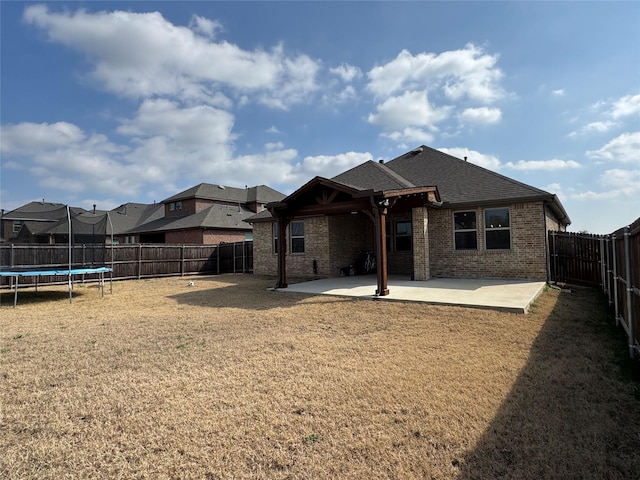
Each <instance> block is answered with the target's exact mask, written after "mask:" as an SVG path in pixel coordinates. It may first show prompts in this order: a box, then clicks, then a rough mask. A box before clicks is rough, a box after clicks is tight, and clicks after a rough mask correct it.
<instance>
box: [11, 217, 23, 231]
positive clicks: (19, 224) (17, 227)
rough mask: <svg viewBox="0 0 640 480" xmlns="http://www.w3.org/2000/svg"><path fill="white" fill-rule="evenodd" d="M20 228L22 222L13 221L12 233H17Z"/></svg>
mask: <svg viewBox="0 0 640 480" xmlns="http://www.w3.org/2000/svg"><path fill="white" fill-rule="evenodd" d="M21 228H22V220H14V221H13V233H18V232H19V231H20V229H21Z"/></svg>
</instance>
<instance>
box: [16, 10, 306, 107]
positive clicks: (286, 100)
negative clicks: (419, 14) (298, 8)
mask: <svg viewBox="0 0 640 480" xmlns="http://www.w3.org/2000/svg"><path fill="white" fill-rule="evenodd" d="M23 18H24V20H25V21H26V22H28V23H30V24H33V25H36V26H37V27H39V28H41V29H43V30H45V31H46V32H47V34H48V36H49V39H50V40H52V41H54V42H58V43H61V44H63V45H65V46H67V47H69V48H72V49H74V50H77V51H79V52H82V53H84V54H85V55H86V57H87V60H88V61H89V62H90V63H91V64H92V65H93V70H92V71H91V73H90V75H89V76H90V78H91V79H92V80H93V81H95V82H96V83H97V84H98V85H100V86H101V87H102V88H104V89H106V90H108V91H111V92H114V93H117V94H119V95H123V96H127V97H134V98H135V97H152V96H155V95H161V96H177V97H179V98H182V99H183V100H195V101H198V102H205V101H207V99H208V98H209V97H212V96H214V95H215V93H216V92H217V91H218V90H219V89H220V88H222V87H227V88H229V89H230V90H231V91H232V92H234V93H235V94H236V95H238V96H239V97H241V95H251V94H253V95H256V96H257V97H258V99H259V101H260V102H261V103H263V104H265V105H269V106H273V107H276V108H287V107H288V106H289V105H292V104H294V103H297V102H301V101H303V100H305V99H306V98H307V97H308V95H310V94H311V93H312V92H314V91H315V90H316V89H317V85H316V81H315V77H316V74H317V71H318V69H319V63H318V62H316V61H314V60H312V59H311V58H309V57H308V56H306V55H298V56H295V57H291V56H287V55H286V54H285V53H284V49H283V47H282V45H277V46H275V47H274V48H272V49H271V50H270V51H263V50H253V51H248V50H243V49H241V48H239V47H238V46H236V45H233V44H231V43H228V42H226V41H219V42H214V41H212V39H211V38H207V37H205V36H201V35H198V34H196V33H194V30H192V29H190V28H188V27H181V26H176V25H173V24H172V23H170V22H168V21H167V20H166V19H165V18H164V17H163V16H162V15H161V14H160V13H159V12H151V13H132V12H123V11H114V12H99V13H87V12H86V11H84V10H78V11H76V12H75V13H69V12H63V13H53V12H50V11H49V10H48V9H47V7H46V6H43V5H35V6H30V7H27V8H26V9H25V11H24V16H23ZM194 18H195V19H192V20H191V24H190V25H191V27H192V28H193V29H195V30H196V31H197V32H199V33H202V32H205V33H207V32H208V33H210V34H215V32H216V30H217V25H218V24H217V22H214V21H211V20H207V19H205V18H203V17H194Z"/></svg>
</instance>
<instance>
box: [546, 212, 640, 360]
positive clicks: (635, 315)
mask: <svg viewBox="0 0 640 480" xmlns="http://www.w3.org/2000/svg"><path fill="white" fill-rule="evenodd" d="M549 254H550V255H549V258H550V261H549V280H550V281H552V282H558V283H570V284H575V285H588V286H596V287H600V288H602V290H603V291H604V293H605V294H606V295H607V298H608V299H609V305H610V306H611V307H612V309H613V311H614V314H615V319H616V324H617V325H620V326H621V327H622V328H623V329H624V331H625V332H626V334H627V338H628V339H629V354H630V355H631V357H632V358H640V218H638V219H637V220H636V221H635V222H633V223H632V224H631V225H629V226H627V227H623V228H620V229H618V230H616V231H615V232H613V233H612V234H610V235H585V234H579V233H567V232H551V231H550V232H549Z"/></svg>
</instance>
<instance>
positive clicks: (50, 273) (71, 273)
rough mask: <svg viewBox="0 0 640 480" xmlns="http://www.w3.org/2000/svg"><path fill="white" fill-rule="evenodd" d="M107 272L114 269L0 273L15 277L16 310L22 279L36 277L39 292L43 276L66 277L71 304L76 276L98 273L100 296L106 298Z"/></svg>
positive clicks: (14, 301) (0, 275) (14, 304)
mask: <svg viewBox="0 0 640 480" xmlns="http://www.w3.org/2000/svg"><path fill="white" fill-rule="evenodd" d="M107 272H113V269H112V268H109V267H98V268H72V269H69V268H67V269H56V270H15V271H11V270H9V271H3V272H0V277H13V278H14V280H15V282H14V290H15V292H14V295H13V307H14V308H15V307H16V305H17V304H18V283H19V278H20V277H36V283H35V285H36V291H38V278H39V277H41V276H45V275H48V276H54V275H64V276H67V277H68V278H69V302H71V298H72V296H73V281H72V278H73V276H74V275H88V274H93V273H96V274H98V284H99V285H98V288H99V289H100V295H101V296H103V297H104V274H105V273H107Z"/></svg>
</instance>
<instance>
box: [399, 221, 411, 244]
mask: <svg viewBox="0 0 640 480" xmlns="http://www.w3.org/2000/svg"><path fill="white" fill-rule="evenodd" d="M395 247H396V248H395V251H396V252H410V251H411V220H402V221H399V222H396V229H395Z"/></svg>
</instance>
